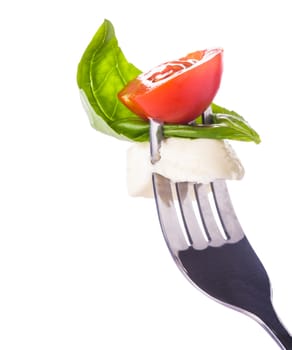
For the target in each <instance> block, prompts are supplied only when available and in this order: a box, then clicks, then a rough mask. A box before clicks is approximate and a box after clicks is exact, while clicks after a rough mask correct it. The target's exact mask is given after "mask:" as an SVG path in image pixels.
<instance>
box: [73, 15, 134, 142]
mask: <svg viewBox="0 0 292 350" xmlns="http://www.w3.org/2000/svg"><path fill="white" fill-rule="evenodd" d="M138 74H140V71H139V69H138V68H136V67H135V66H134V65H132V64H131V63H129V62H128V61H127V60H126V58H125V56H124V54H123V53H122V51H121V49H120V48H119V46H118V42H117V39H116V36H115V32H114V27H113V25H112V24H111V22H110V21H108V20H105V21H104V22H103V24H102V25H101V27H100V28H99V29H98V31H97V32H96V34H95V35H94V37H93V38H92V40H91V42H90V44H89V45H88V47H87V48H86V50H85V52H84V54H83V56H82V58H81V60H80V63H79V65H78V70H77V84H78V86H79V88H80V90H81V98H82V102H83V104H84V107H85V109H86V111H87V113H88V116H89V119H90V122H91V125H92V126H93V127H94V128H95V129H97V130H99V131H102V132H104V133H107V134H109V135H112V136H116V137H120V136H122V135H124V136H126V137H127V138H129V139H132V135H131V130H129V132H128V130H127V129H126V130H122V132H121V133H116V130H115V129H114V128H113V127H112V123H113V122H115V121H117V120H120V119H128V118H129V119H131V120H135V119H136V120H138V119H140V117H138V116H136V115H135V114H133V113H132V112H131V111H130V110H129V109H128V108H127V107H125V106H124V105H123V104H122V103H121V102H120V101H119V100H118V98H117V93H118V92H119V91H120V90H122V88H123V87H124V86H125V85H126V83H127V82H128V81H130V80H132V79H134V78H135V77H136V76H137V75H138Z"/></svg>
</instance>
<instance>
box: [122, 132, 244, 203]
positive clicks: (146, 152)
mask: <svg viewBox="0 0 292 350" xmlns="http://www.w3.org/2000/svg"><path fill="white" fill-rule="evenodd" d="M160 155H161V159H160V160H159V161H158V162H156V163H155V164H154V165H153V164H151V161H150V146H149V142H139V143H134V144H133V145H132V146H131V147H130V148H129V149H128V152H127V185H128V192H129V194H130V195H131V196H134V197H137V196H141V197H153V190H152V182H151V181H152V180H151V175H152V173H153V172H156V173H158V174H160V175H163V176H165V177H167V178H169V179H171V180H172V181H173V182H180V181H190V182H199V183H208V182H210V181H213V180H215V179H226V180H239V179H241V178H242V177H243V175H244V168H243V166H242V164H241V162H240V160H239V158H238V157H237V155H236V154H235V152H234V150H233V148H232V147H231V145H230V144H229V143H228V142H227V141H221V140H211V139H195V140H191V139H182V138H168V139H165V140H163V142H162V144H161V149H160Z"/></svg>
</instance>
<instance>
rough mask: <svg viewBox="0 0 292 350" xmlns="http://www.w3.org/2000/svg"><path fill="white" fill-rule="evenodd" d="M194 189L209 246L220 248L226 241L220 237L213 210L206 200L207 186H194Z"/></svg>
mask: <svg viewBox="0 0 292 350" xmlns="http://www.w3.org/2000/svg"><path fill="white" fill-rule="evenodd" d="M194 187H195V193H196V197H197V202H198V207H199V211H200V215H201V219H202V223H203V225H204V228H205V231H206V234H207V236H208V238H209V240H210V243H209V245H210V246H212V247H220V246H221V245H223V244H225V243H226V240H225V238H224V237H223V236H222V234H221V232H220V230H219V228H218V225H217V222H216V220H215V217H214V214H213V210H212V207H211V205H210V202H209V199H208V188H207V185H205V184H195V185H194Z"/></svg>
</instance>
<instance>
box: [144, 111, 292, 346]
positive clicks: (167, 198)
mask: <svg viewBox="0 0 292 350" xmlns="http://www.w3.org/2000/svg"><path fill="white" fill-rule="evenodd" d="M209 112H210V111H209ZM209 112H208V113H209ZM205 117H207V116H206V115H205ZM150 140H151V154H152V160H153V162H156V161H157V160H158V159H159V147H160V142H161V140H162V125H161V124H159V123H156V122H155V121H153V120H151V128H150ZM153 189H154V196H155V201H156V206H157V211H158V216H159V220H160V224H161V229H162V232H163V235H164V238H165V241H166V244H167V246H168V248H169V250H170V253H171V255H172V256H173V258H174V260H175V262H176V264H177V266H178V267H179V269H180V270H181V271H182V273H183V274H184V275H185V276H186V277H187V278H188V280H189V281H190V282H191V283H192V284H193V285H195V286H196V287H198V288H199V289H200V290H201V291H203V292H204V293H205V294H207V295H208V296H210V297H211V298H213V299H215V300H216V301H219V302H220V303H222V304H224V305H226V306H229V307H231V308H233V309H236V310H238V311H241V312H243V313H245V314H246V315H248V316H251V317H252V318H253V319H255V320H256V321H257V322H259V323H260V324H261V325H262V326H263V327H264V328H265V329H266V330H267V331H268V333H269V334H270V335H271V336H272V337H273V338H274V340H275V341H276V342H277V344H278V345H279V346H280V347H281V348H282V349H290V350H292V337H291V335H290V334H289V333H288V331H287V330H286V329H285V327H284V326H283V324H282V323H281V322H280V320H279V318H278V316H277V315H276V312H275V310H274V308H273V305H272V302H271V286H270V281H269V278H268V275H267V272H266V270H265V268H264V266H263V265H262V263H261V261H260V260H259V258H258V257H257V255H256V253H255V252H254V250H253V248H252V247H251V245H250V243H249V242H248V240H247V238H246V236H245V234H244V232H243V230H242V228H241V225H240V223H239V221H238V219H237V217H236V213H235V211H234V209H233V206H232V203H231V200H230V196H229V193H228V189H227V186H226V183H225V181H224V180H215V181H213V182H211V183H210V184H208V185H203V184H197V183H176V184H173V183H172V182H171V181H170V180H169V179H167V178H165V177H163V176H161V175H159V174H156V173H154V174H153ZM194 197H195V198H196V200H195V201H194V200H193V198H194ZM213 202H214V205H212V204H213ZM176 204H178V205H176Z"/></svg>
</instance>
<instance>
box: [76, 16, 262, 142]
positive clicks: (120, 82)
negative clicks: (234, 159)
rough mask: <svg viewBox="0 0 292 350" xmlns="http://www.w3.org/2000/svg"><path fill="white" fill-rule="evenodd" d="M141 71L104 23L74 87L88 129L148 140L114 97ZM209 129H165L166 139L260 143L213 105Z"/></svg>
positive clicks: (143, 126)
mask: <svg viewBox="0 0 292 350" xmlns="http://www.w3.org/2000/svg"><path fill="white" fill-rule="evenodd" d="M140 73H141V71H140V70H139V69H138V68H136V67H135V66H134V65H133V64H131V63H129V62H128V61H127V59H126V58H125V56H124V54H123V52H122V51H121V49H120V47H119V45H118V41H117V38H116V36H115V31H114V27H113V25H112V24H111V22H110V21H108V20H105V21H104V22H103V24H102V25H101V27H100V28H99V29H98V31H97V32H96V34H95V35H94V37H93V38H92V40H91V42H90V43H89V45H88V47H87V48H86V50H85V52H84V54H83V56H82V58H81V60H80V63H79V65H78V71H77V84H78V86H79V89H80V92H81V99H82V102H83V105H84V107H85V110H86V112H87V114H88V116H89V119H90V122H91V125H92V126H93V127H94V128H95V129H96V130H99V131H101V132H103V133H106V134H108V135H111V136H114V137H117V138H120V139H127V140H132V141H146V140H149V122H148V121H146V120H143V119H141V118H140V117H138V116H137V115H135V114H134V113H132V112H131V111H130V110H129V109H128V108H127V107H125V106H124V104H122V103H121V102H120V101H119V99H118V97H117V94H118V92H119V91H121V90H122V88H123V87H124V86H125V85H126V84H127V83H128V82H129V81H131V80H132V79H134V78H135V77H136V76H137V75H139V74H140ZM212 111H213V113H212V118H213V123H212V124H211V125H202V124H199V123H200V118H198V119H197V120H196V124H195V125H173V124H165V125H164V136H165V137H183V138H213V139H230V140H240V141H254V142H255V143H259V142H260V137H259V135H258V134H257V133H256V131H255V130H253V129H252V128H251V127H250V125H249V124H248V123H247V122H246V121H245V120H244V119H243V118H242V117H241V116H240V115H239V114H237V113H236V112H234V111H229V110H227V109H226V108H223V107H220V106H218V105H216V104H214V103H213V104H212Z"/></svg>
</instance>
